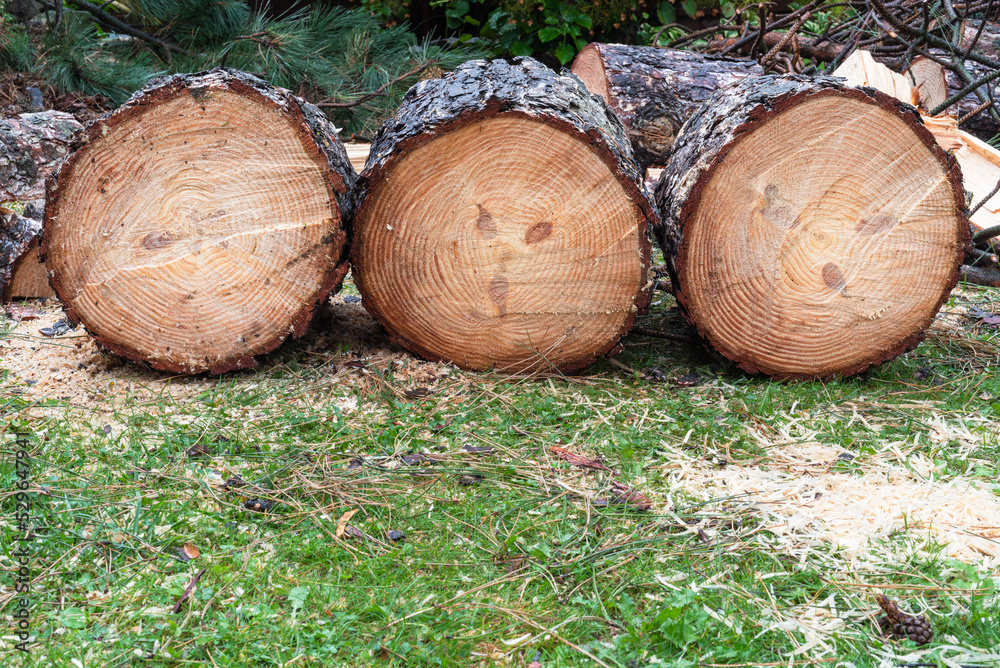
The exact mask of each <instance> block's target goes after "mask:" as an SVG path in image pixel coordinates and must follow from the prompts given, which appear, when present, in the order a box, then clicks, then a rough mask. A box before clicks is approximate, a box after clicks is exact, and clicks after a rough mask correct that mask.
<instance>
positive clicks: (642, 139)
mask: <svg viewBox="0 0 1000 668" xmlns="http://www.w3.org/2000/svg"><path fill="white" fill-rule="evenodd" d="M573 74H575V75H577V76H578V77H580V79H581V80H583V83H584V84H585V85H586V86H587V88H588V90H590V92H591V93H596V94H597V95H600V96H601V97H603V98H604V100H605V101H606V102H607V103H608V106H610V107H611V109H612V110H614V112H615V113H616V114H618V117H619V118H621V120H622V122H623V123H625V129H626V131H627V133H628V137H629V140H630V141H631V142H632V149H633V151H634V152H635V158H636V161H637V162H638V163H639V166H640V167H642V168H643V169H645V168H648V167H652V166H656V167H662V166H663V165H664V164H666V161H667V158H668V156H669V154H670V147H671V146H672V145H673V143H674V137H676V136H677V132H678V131H679V130H680V127H681V126H682V125H683V124H684V121H686V120H687V119H688V117H689V116H691V114H693V113H694V112H695V110H696V109H698V107H700V106H701V104H702V103H703V102H704V101H705V100H707V99H708V98H709V96H710V95H712V93H714V92H715V91H717V90H719V89H720V88H725V87H726V86H730V85H732V84H734V83H735V82H737V81H740V80H741V79H743V78H745V77H747V76H749V75H754V74H763V70H762V69H761V67H760V65H758V64H757V63H755V62H753V61H750V60H736V59H733V58H713V57H710V56H702V55H699V54H697V53H691V52H690V51H677V50H675V49H659V48H654V47H648V46H626V45H623V44H589V45H587V46H586V47H584V48H583V50H582V51H580V53H579V55H578V56H577V57H576V60H574V61H573Z"/></svg>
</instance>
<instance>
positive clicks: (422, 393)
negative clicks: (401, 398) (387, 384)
mask: <svg viewBox="0 0 1000 668" xmlns="http://www.w3.org/2000/svg"><path fill="white" fill-rule="evenodd" d="M403 394H405V395H406V396H408V397H410V398H411V399H419V398H420V397H429V396H431V391H430V390H429V389H427V388H426V387H417V388H414V389H412V390H406V391H405V392H403Z"/></svg>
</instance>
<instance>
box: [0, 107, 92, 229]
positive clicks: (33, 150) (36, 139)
mask: <svg viewBox="0 0 1000 668" xmlns="http://www.w3.org/2000/svg"><path fill="white" fill-rule="evenodd" d="M82 129H83V126H82V125H80V123H79V122H78V121H77V120H76V119H75V118H73V116H72V115H70V114H68V113H66V112H62V111H55V110H52V109H50V110H48V111H41V112H34V113H26V114H20V115H18V116H14V117H12V118H7V119H3V120H2V121H0V151H5V152H6V154H7V156H6V157H7V161H8V167H7V171H6V173H7V175H10V176H12V177H13V181H14V183H10V182H6V181H4V182H3V183H2V185H0V202H24V201H30V200H35V199H38V198H40V197H44V195H45V179H46V177H47V175H48V174H50V173H52V172H53V171H54V170H56V169H58V166H59V163H61V162H62V160H63V158H64V157H65V154H66V153H68V152H69V151H70V150H71V149H70V147H71V144H72V142H73V138H74V137H75V136H76V135H77V134H78V133H79V132H80V131H81V130H82ZM50 151H51V152H55V153H57V154H59V155H58V156H56V157H49V155H48V153H49V152H50ZM19 178H20V179H21V180H18V179H19ZM0 181H3V177H2V176H0ZM10 185H14V186H17V185H22V186H24V187H22V188H18V187H14V188H13V189H10V188H9V187H8V186H10ZM28 217H29V218H30V217H31V216H28Z"/></svg>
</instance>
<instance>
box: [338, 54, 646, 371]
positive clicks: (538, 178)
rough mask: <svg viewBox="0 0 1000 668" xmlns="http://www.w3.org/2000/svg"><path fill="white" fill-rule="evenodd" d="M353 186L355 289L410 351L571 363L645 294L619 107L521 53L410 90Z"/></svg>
mask: <svg viewBox="0 0 1000 668" xmlns="http://www.w3.org/2000/svg"><path fill="white" fill-rule="evenodd" d="M357 192H358V196H357V201H358V209H357V215H356V217H355V242H354V245H353V248H352V251H351V258H352V261H353V270H352V272H353V273H352V275H353V277H354V280H355V283H356V284H357V287H358V289H359V290H360V291H361V294H362V297H363V302H362V303H363V304H364V305H365V307H366V308H367V309H368V310H369V311H370V312H371V313H372V315H373V316H375V317H376V318H377V319H378V320H379V321H380V322H381V323H382V324H383V325H384V326H385V328H386V329H387V330H388V332H389V334H390V336H391V337H392V338H393V339H394V340H396V341H397V342H398V343H399V344H400V345H402V346H403V347H405V348H407V349H408V350H411V351H413V352H414V353H416V354H418V355H420V356H422V357H425V358H428V359H439V360H447V361H450V362H453V363H455V364H457V365H458V366H461V367H463V368H466V369H474V370H489V369H496V370H498V371H503V372H508V373H513V372H533V371H550V370H553V369H556V370H559V371H563V372H572V371H576V370H579V369H582V368H583V367H585V366H587V365H588V364H590V363H591V362H592V361H593V360H594V359H595V358H597V357H598V356H601V355H605V354H609V353H612V352H614V351H615V350H616V344H617V343H618V340H619V338H620V337H621V336H622V335H623V334H624V333H625V332H627V331H628V329H629V326H630V325H631V323H632V320H633V319H634V317H635V314H636V312H637V310H639V309H643V308H645V307H646V306H647V305H648V303H649V296H650V291H651V282H650V281H649V278H648V276H647V274H648V269H649V265H650V261H649V258H650V255H649V254H650V248H649V242H648V241H647V237H646V232H647V227H648V225H649V224H650V223H651V221H652V219H653V217H654V215H655V214H654V213H653V209H652V206H651V205H650V203H649V202H648V200H647V198H646V196H645V195H644V189H643V186H642V181H641V178H640V174H639V171H638V168H637V167H636V165H635V163H634V162H633V161H632V158H631V151H630V149H629V146H628V141H627V140H626V138H625V132H624V128H623V127H622V124H621V121H619V120H618V119H617V118H615V116H614V114H612V113H611V112H610V111H608V108H607V106H606V105H605V104H604V102H602V101H601V100H600V99H599V98H597V97H594V96H592V95H590V94H589V93H588V92H587V91H586V89H585V88H584V87H583V86H582V85H581V84H580V82H579V81H578V80H577V79H576V78H575V77H569V76H560V75H556V74H555V73H554V72H552V71H551V70H549V69H548V68H546V67H545V66H543V65H541V64H540V63H538V62H537V61H534V60H531V59H530V58H524V59H519V60H518V62H517V64H513V65H511V64H508V63H506V62H504V61H501V60H496V61H492V62H487V61H481V60H479V61H470V62H468V63H466V64H464V65H463V66H461V67H460V68H458V69H457V70H456V71H454V72H453V73H451V74H449V75H448V77H447V78H445V79H429V80H426V81H422V82H420V83H418V84H417V85H416V86H414V87H413V88H411V89H410V91H409V92H408V93H407V94H406V97H405V99H404V101H403V104H402V106H401V107H400V109H399V110H398V111H397V113H396V115H395V116H394V117H393V118H392V119H390V120H389V121H387V122H386V123H385V124H384V125H383V126H382V128H381V129H380V130H379V132H378V134H377V135H376V137H375V141H374V142H373V144H372V150H371V154H370V156H369V158H368V163H367V165H366V168H365V171H364V172H362V174H361V176H360V178H359V181H358V189H357Z"/></svg>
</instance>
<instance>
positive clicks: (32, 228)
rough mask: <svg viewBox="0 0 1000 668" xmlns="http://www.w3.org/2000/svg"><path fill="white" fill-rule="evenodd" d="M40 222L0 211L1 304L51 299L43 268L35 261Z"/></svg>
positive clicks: (47, 280) (8, 211)
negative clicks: (14, 300) (12, 301)
mask: <svg viewBox="0 0 1000 668" xmlns="http://www.w3.org/2000/svg"><path fill="white" fill-rule="evenodd" d="M41 231H42V223H41V221H39V220H35V219H32V218H27V217H24V216H19V215H18V214H17V213H15V212H14V211H12V210H11V209H7V208H4V207H0V303H4V304H6V303H7V302H9V301H11V300H12V299H21V298H27V299H35V298H39V297H51V296H53V294H54V293H53V292H52V288H51V287H49V278H48V275H47V274H46V273H45V265H44V264H42V263H41V262H39V261H38V242H39V236H40V233H41Z"/></svg>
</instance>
